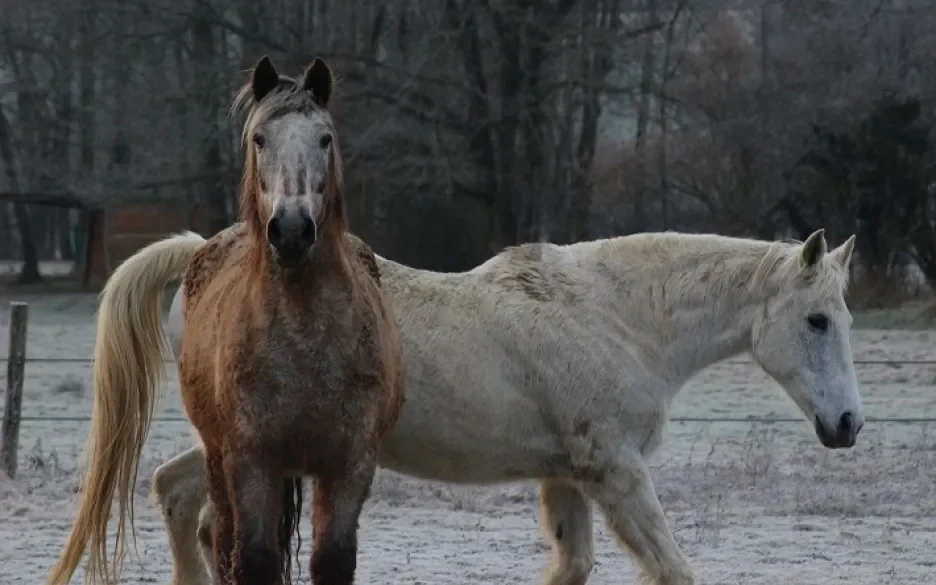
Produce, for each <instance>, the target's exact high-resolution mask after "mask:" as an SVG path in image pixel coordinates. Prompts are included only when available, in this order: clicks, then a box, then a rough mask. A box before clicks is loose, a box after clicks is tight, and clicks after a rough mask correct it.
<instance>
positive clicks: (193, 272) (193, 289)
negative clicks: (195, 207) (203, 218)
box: [183, 223, 247, 307]
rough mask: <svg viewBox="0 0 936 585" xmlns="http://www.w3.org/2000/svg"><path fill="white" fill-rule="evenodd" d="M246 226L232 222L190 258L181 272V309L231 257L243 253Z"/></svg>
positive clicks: (193, 300)
mask: <svg viewBox="0 0 936 585" xmlns="http://www.w3.org/2000/svg"><path fill="white" fill-rule="evenodd" d="M246 239H247V226H246V224H244V223H236V224H234V225H232V226H230V227H227V228H225V229H223V230H221V231H220V232H218V233H217V234H215V235H214V236H212V237H211V238H209V239H208V240H206V241H205V245H204V246H202V248H201V249H200V250H198V252H196V253H195V255H194V256H193V257H192V260H191V262H189V265H188V268H187V269H186V271H185V276H184V277H183V282H184V283H185V306H186V307H193V306H195V304H197V302H198V300H199V299H200V298H201V296H202V295H203V294H204V292H205V290H206V288H207V287H208V285H209V284H210V283H211V282H213V281H214V280H215V279H216V278H217V276H218V274H219V273H221V272H222V270H223V269H224V268H225V266H226V265H228V264H229V263H230V262H231V260H233V259H235V258H242V257H243V256H244V255H245V252H246Z"/></svg>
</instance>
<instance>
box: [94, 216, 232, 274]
mask: <svg viewBox="0 0 936 585" xmlns="http://www.w3.org/2000/svg"><path fill="white" fill-rule="evenodd" d="M91 215H92V219H91V221H90V222H89V226H88V228H89V230H88V244H87V249H86V251H87V257H86V258H87V260H86V264H85V279H86V283H87V285H88V286H93V287H97V286H100V285H102V284H104V282H105V281H106V280H107V277H108V276H110V273H111V272H112V271H113V270H114V269H115V268H117V266H119V265H120V263H121V262H123V261H124V260H126V259H127V258H128V257H130V256H132V255H133V253H134V252H136V251H137V250H139V249H140V248H142V247H143V246H146V245H147V244H151V243H153V242H155V241H156V240H159V239H161V238H164V237H166V236H168V235H170V234H174V233H179V232H181V231H184V230H191V231H194V232H198V233H201V234H211V233H212V232H213V229H212V220H213V216H212V214H211V213H210V210H208V209H206V208H205V207H204V206H193V207H189V208H180V207H170V206H167V205H159V204H155V203H140V204H136V205H127V206H122V207H119V208H117V209H112V210H108V211H94V212H92V213H91Z"/></svg>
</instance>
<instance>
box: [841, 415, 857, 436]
mask: <svg viewBox="0 0 936 585" xmlns="http://www.w3.org/2000/svg"><path fill="white" fill-rule="evenodd" d="M853 422H854V417H853V416H852V413H850V412H846V413H844V414H843V415H842V418H840V419H839V432H840V433H849V432H851V430H852V423H853Z"/></svg>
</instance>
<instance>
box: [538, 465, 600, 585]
mask: <svg viewBox="0 0 936 585" xmlns="http://www.w3.org/2000/svg"><path fill="white" fill-rule="evenodd" d="M540 530H541V531H542V533H543V538H544V539H545V540H546V542H548V543H549V544H550V545H551V548H552V560H551V562H550V567H549V569H548V570H547V571H546V573H545V575H544V577H543V585H585V582H586V581H587V580H588V575H589V573H591V570H592V567H593V566H594V565H595V550H594V542H593V537H592V510H591V502H589V501H588V499H587V498H586V497H585V494H583V493H582V491H581V490H580V489H579V488H578V487H576V486H574V485H571V484H569V483H562V482H558V481H551V480H546V481H543V483H542V486H541V487H540Z"/></svg>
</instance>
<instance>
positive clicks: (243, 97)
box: [231, 75, 348, 239]
mask: <svg viewBox="0 0 936 585" xmlns="http://www.w3.org/2000/svg"><path fill="white" fill-rule="evenodd" d="M244 110H246V111H247V119H246V121H245V122H244V128H243V131H242V132H241V144H242V145H243V148H244V151H245V159H244V170H243V176H242V179H241V193H240V217H241V221H243V222H245V223H246V224H247V227H248V232H249V235H250V237H251V238H261V239H262V238H263V234H264V226H263V219H262V218H261V217H260V210H259V206H258V204H257V197H258V196H259V195H260V193H259V185H260V181H259V177H258V176H257V172H258V171H257V153H256V152H255V151H254V150H253V149H252V148H250V147H249V138H250V135H251V133H252V130H253V129H254V128H256V127H257V126H258V125H259V124H262V123H263V122H266V121H268V120H271V119H274V118H278V117H280V116H283V115H286V114H288V113H291V112H301V113H313V112H321V113H323V114H325V116H324V117H325V119H327V120H329V122H330V123H331V115H330V113H329V112H328V111H327V110H326V109H325V108H323V107H321V106H319V105H318V104H316V103H315V100H314V99H313V97H312V94H311V93H309V92H308V91H302V90H300V89H299V86H298V84H297V83H296V82H295V80H293V79H292V78H290V77H287V76H285V75H281V76H280V86H279V87H278V88H277V89H276V90H275V91H273V92H272V93H270V94H269V95H267V96H266V97H264V98H263V99H262V100H260V102H259V103H257V102H256V101H255V100H254V97H253V92H252V89H251V84H250V82H248V83H245V84H244V85H243V86H241V88H240V89H239V90H238V92H237V95H236V97H235V98H234V102H233V104H232V105H231V112H232V113H238V112H242V111H244ZM331 133H332V136H333V141H332V149H331V154H330V155H329V159H328V179H327V183H326V189H325V193H326V208H325V221H324V222H323V223H324V225H323V226H321V227H322V231H323V235H327V236H336V237H337V238H338V239H340V238H341V237H342V235H343V234H344V233H345V232H346V231H347V230H348V210H347V206H346V204H345V201H344V196H343V194H342V185H343V181H344V178H343V161H342V158H341V146H340V140H339V136H338V133H337V131H336V130H335V128H334V124H333V123H331Z"/></svg>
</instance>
